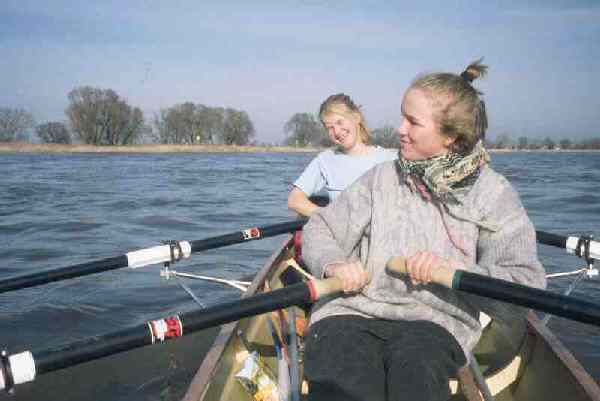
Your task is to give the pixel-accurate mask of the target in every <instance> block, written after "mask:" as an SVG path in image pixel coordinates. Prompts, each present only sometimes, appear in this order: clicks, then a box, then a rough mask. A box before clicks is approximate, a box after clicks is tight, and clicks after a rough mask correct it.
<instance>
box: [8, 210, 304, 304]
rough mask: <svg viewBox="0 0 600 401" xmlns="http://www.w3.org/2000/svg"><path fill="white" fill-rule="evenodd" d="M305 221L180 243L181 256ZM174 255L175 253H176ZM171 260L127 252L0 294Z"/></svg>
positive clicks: (155, 252)
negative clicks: (181, 248) (181, 246)
mask: <svg viewBox="0 0 600 401" xmlns="http://www.w3.org/2000/svg"><path fill="white" fill-rule="evenodd" d="M304 224H306V220H293V221H288V222H284V223H278V224H273V225H269V226H264V227H254V228H250V229H247V230H242V231H238V232H235V233H231V234H225V235H221V236H218V237H213V238H207V239H203V240H196V241H191V242H186V241H181V244H183V245H184V246H183V248H184V249H183V250H182V251H181V252H182V255H178V256H179V257H182V256H183V257H187V256H189V254H190V253H194V252H200V251H205V250H208V249H216V248H221V247H224V246H228V245H234V244H238V243H241V242H245V241H251V240H258V239H262V238H268V237H273V236H276V235H280V234H285V233H289V232H293V231H297V230H300V229H302V226H303V225H304ZM176 252H179V251H178V250H177V251H176ZM170 258H171V255H170V247H169V245H163V246H156V247H152V248H147V249H142V250H139V251H133V252H129V253H127V254H125V255H121V256H116V257H112V258H106V259H101V260H96V261H92V262H86V263H81V264H77V265H73V266H67V267H62V268H58V269H53V270H42V271H37V272H35V273H30V274H25V275H22V276H17V277H9V278H7V279H3V280H0V294H2V293H5V292H9V291H15V290H20V289H24V288H29V287H35V286H38V285H42V284H48V283H52V282H55V281H60V280H65V279H70V278H75V277H81V276H86V275H89V274H95V273H101V272H105V271H109V270H115V269H120V268H124V267H142V266H147V265H149V264H156V263H163V262H166V261H169V260H170Z"/></svg>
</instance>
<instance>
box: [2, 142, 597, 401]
mask: <svg viewBox="0 0 600 401" xmlns="http://www.w3.org/2000/svg"><path fill="white" fill-rule="evenodd" d="M312 157H314V154H312V153H299V154H296V153H294V154H281V153H254V154H240V153H235V154H159V155H156V154H8V155H7V154H4V155H0V188H1V192H0V279H1V278H4V277H9V276H12V275H16V274H23V273H28V272H34V271H37V270H41V269H50V268H58V267H62V266H67V265H71V264H75V263H82V262H86V261H91V260H95V259H101V258H105V257H110V256H118V255H121V254H124V253H126V252H129V251H131V250H135V249H139V248H145V247H150V246H154V245H157V244H159V243H160V241H162V240H167V239H177V240H196V239H202V238H207V237H211V236H216V235H221V234H226V233H229V232H235V231H238V230H240V229H243V228H248V227H252V226H262V225H268V224H274V223H278V222H283V221H287V220H290V219H292V218H293V217H294V216H293V215H292V213H290V212H289V211H288V210H287V208H286V198H287V190H288V189H289V187H290V184H291V183H292V182H293V180H294V179H295V178H296V177H297V176H298V175H299V174H300V172H301V171H302V170H303V168H304V167H305V166H306V164H307V163H308V162H309V161H310V159H311V158H312ZM492 159H493V160H492V165H493V167H494V168H495V169H496V170H497V171H499V172H501V173H502V174H504V175H505V176H506V177H507V178H508V179H509V180H510V181H511V182H512V183H513V185H515V187H516V188H517V190H518V191H519V193H520V194H521V198H522V201H523V203H524V205H525V207H526V209H527V210H528V212H529V215H530V217H531V219H532V221H533V222H534V224H535V225H536V228H537V229H538V230H544V231H549V232H553V233H557V234H561V235H568V234H594V233H595V234H599V233H600V191H599V190H598V189H597V184H598V183H600V153H584V152H582V153H559V152H556V153H552V152H537V153H536V152H531V153H494V154H493V155H492ZM281 241H282V238H272V239H265V240H261V241H254V242H250V243H246V244H240V245H235V246H232V247H227V248H222V249H219V250H213V251H207V252H203V253H200V254H196V255H195V256H193V257H192V258H190V259H188V260H186V261H183V262H180V263H178V264H177V265H176V268H177V270H179V271H186V272H194V273H197V274H205V275H212V276H218V277H225V278H241V277H247V276H250V275H252V274H254V273H255V272H256V271H257V270H258V269H259V268H260V267H261V266H262V264H263V263H264V261H265V259H266V258H267V257H268V256H269V255H270V254H271V252H272V251H273V250H274V248H275V247H277V246H278V245H279V244H280V243H281ZM539 252H540V258H541V260H542V262H543V263H544V265H545V267H546V269H547V270H548V271H549V272H557V271H569V270H574V269H576V268H580V267H582V266H583V262H582V261H581V260H579V259H577V258H575V257H573V256H569V255H566V254H565V253H564V251H561V250H557V249H554V248H550V247H547V246H539ZM159 273H160V266H153V267H146V268H140V269H136V270H133V269H121V270H117V271H111V272H105V273H102V274H98V275H94V276H87V277H82V278H77V279H72V280H67V281H63V282H60V283H54V284H50V285H45V286H41V287H37V288H33V289H27V290H22V291H16V292H11V293H8V294H3V295H0V347H2V348H3V349H8V350H9V351H10V353H15V352H19V351H22V350H24V349H33V350H36V349H43V348H46V347H51V346H56V345H59V344H63V343H68V342H71V341H74V340H76V339H80V338H83V337H88V336H94V335H98V334H102V333H107V332H111V331H114V330H118V329H121V328H124V327H128V326H133V325H138V324H141V323H143V322H145V321H147V320H150V319H156V318H159V317H164V316H167V315H171V314H175V313H181V312H185V311H189V310H192V309H195V308H197V307H198V305H197V304H196V303H195V302H194V301H193V300H192V298H191V297H190V296H189V295H188V294H187V293H186V292H185V291H184V290H183V289H182V288H181V287H180V286H179V285H178V283H177V281H176V280H165V279H164V278H161V276H160V274H159ZM185 283H186V285H188V286H189V287H190V288H191V289H192V291H193V292H194V293H195V294H196V296H197V297H198V298H199V300H200V302H202V303H203V304H204V305H206V306H208V305H213V304H216V303H219V302H222V301H224V300H228V299H233V298H235V297H238V296H239V293H237V292H236V291H237V290H235V289H232V288H229V287H224V286H222V285H219V284H212V283H207V282H203V281H187V280H186V282H185ZM569 283H570V279H556V280H553V281H551V282H550V288H551V289H553V290H556V291H564V289H565V288H566V287H567V286H568V285H569ZM573 295H575V296H579V297H583V298H586V299H588V300H593V301H597V302H600V279H598V278H597V279H590V280H586V281H584V282H583V283H581V284H580V285H579V286H578V287H577V288H576V289H575V291H574V292H573ZM549 326H550V328H551V329H552V330H553V331H554V332H555V333H557V334H558V335H559V337H560V339H561V340H562V341H563V342H564V343H565V345H567V347H568V348H569V349H570V350H571V351H572V352H573V353H574V355H575V356H576V357H577V358H578V359H579V360H580V361H581V362H582V363H583V364H584V366H585V367H586V368H587V369H588V371H589V372H590V373H591V374H592V375H593V376H594V377H595V378H597V379H598V378H600V340H599V338H600V337H598V334H599V332H600V329H597V328H594V327H591V326H588V325H584V324H578V323H573V322H569V321H567V320H564V319H559V318H553V319H552V320H550V323H549ZM213 335H214V331H208V332H206V333H202V334H200V335H198V336H195V337H194V339H193V340H186V339H181V340H178V341H174V342H171V344H168V345H165V346H164V347H163V346H161V347H162V348H161V347H147V349H142V350H138V351H131V352H127V353H124V354H121V355H117V356H114V357H110V358H106V359H104V360H101V361H98V362H91V363H86V364H83V365H80V366H79V367H76V368H70V369H65V370H63V371H61V372H56V373H51V374H48V375H46V377H44V376H41V377H40V378H39V379H37V380H36V382H34V383H31V384H26V385H23V386H22V387H20V388H19V389H17V393H16V396H13V397H11V398H10V399H13V400H14V399H23V400H30V399H40V397H44V398H45V399H59V398H60V399H62V400H83V399H86V400H90V399H94V400H107V401H109V400H110V401H114V400H171V399H178V398H179V397H180V396H181V395H182V391H184V389H185V386H186V385H187V383H188V382H189V380H190V378H191V377H192V375H193V373H194V368H195V367H197V366H198V365H199V363H200V361H201V359H202V355H203V352H204V350H205V348H206V347H208V346H210V344H211V342H212V337H213ZM155 349H157V350H156V351H155ZM36 385H37V387H36ZM42 388H43V391H42V390H41V389H42ZM5 398H6V399H8V397H6V396H4V395H0V399H1V400H4V399H5Z"/></svg>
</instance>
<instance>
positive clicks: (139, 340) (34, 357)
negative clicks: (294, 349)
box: [0, 278, 342, 390]
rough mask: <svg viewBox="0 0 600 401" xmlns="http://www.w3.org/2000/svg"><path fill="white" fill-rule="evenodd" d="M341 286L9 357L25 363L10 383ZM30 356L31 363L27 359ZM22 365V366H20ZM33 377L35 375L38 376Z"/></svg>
mask: <svg viewBox="0 0 600 401" xmlns="http://www.w3.org/2000/svg"><path fill="white" fill-rule="evenodd" d="M341 289H342V284H341V281H340V280H338V279H335V278H330V279H327V280H322V281H318V282H317V281H315V282H308V283H299V284H294V285H291V286H288V287H285V288H281V289H277V290H273V291H270V292H267V293H261V294H258V295H254V296H252V297H248V298H242V299H240V300H236V301H232V302H227V303H224V304H219V305H216V306H213V307H210V308H207V309H200V310H197V311H193V312H187V313H184V314H181V315H179V316H172V317H168V318H165V319H160V320H154V321H150V322H147V323H146V324H142V325H138V326H135V327H131V328H128V329H124V330H120V331H116V332H113V333H109V334H104V335H101V336H95V337H90V338H87V339H84V340H80V341H77V342H74V343H70V344H67V345H63V346H59V347H54V348H50V349H46V350H41V351H37V352H36V351H33V352H30V351H25V352H21V353H18V354H15V355H12V356H10V357H9V359H12V360H14V361H18V360H25V359H26V360H28V361H29V365H27V364H25V365H24V364H23V363H15V364H14V365H13V364H12V363H10V362H9V363H8V365H9V369H10V372H9V373H10V377H14V378H25V379H17V380H15V384H20V383H24V382H26V381H32V380H33V379H34V378H35V375H39V374H43V373H48V372H52V371H55V370H59V369H63V368H67V367H70V366H74V365H77V364H80V363H83V362H88V361H92V360H95V359H98V358H102V357H105V356H109V355H113V354H116V353H119V352H123V351H127V350H131V349H134V348H138V347H142V346H145V345H150V344H154V343H157V342H162V341H166V340H171V339H174V338H177V337H181V336H183V335H187V334H191V333H194V332H197V331H200V330H203V329H206V328H209V327H214V326H218V325H221V324H225V323H229V322H233V321H237V320H240V319H243V318H246V317H249V316H254V315H259V314H263V313H267V312H271V311H274V310H278V309H282V308H287V307H290V306H292V305H299V304H305V303H307V302H314V301H315V300H317V299H318V298H320V297H322V296H325V295H328V294H332V293H336V292H339V291H341ZM24 356H25V358H24ZM17 365H18V366H17ZM0 368H1V369H2V370H3V371H2V372H1V373H2V374H0V390H1V389H3V388H4V387H6V383H5V380H4V379H3V378H5V377H7V375H6V371H5V370H4V369H3V368H2V367H1V366H0ZM31 372H34V373H33V375H32V374H31Z"/></svg>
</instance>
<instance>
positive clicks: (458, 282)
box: [387, 256, 600, 326]
mask: <svg viewBox="0 0 600 401" xmlns="http://www.w3.org/2000/svg"><path fill="white" fill-rule="evenodd" d="M387 269H388V272H390V273H391V274H392V275H406V274H408V267H407V266H406V259H405V258H403V257H398V256H394V257H392V258H390V259H389V260H388V262H387ZM431 281H432V282H433V283H436V284H439V285H443V286H444V287H448V288H452V289H455V290H460V291H464V292H468V293H470V294H475V295H479V296H482V297H487V298H492V299H497V300H499V301H503V302H508V303H511V304H514V305H519V306H524V307H526V308H531V309H536V310H539V311H542V312H547V313H551V314H553V315H556V316H561V317H565V318H567V319H571V320H575V321H578V322H582V323H588V324H593V325H595V326H600V305H598V304H595V303H593V302H588V301H584V300H581V299H577V298H573V297H570V296H566V295H561V294H556V293H553V292H551V291H546V290H540V289H538V288H533V287H528V286H525V285H522V284H516V283H512V282H510V281H506V280H501V279H497V278H492V277H487V276H483V275H480V274H475V273H470V272H467V271H465V270H453V269H449V268H440V269H433V270H432V271H431Z"/></svg>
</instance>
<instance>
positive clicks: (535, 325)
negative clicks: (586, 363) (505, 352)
mask: <svg viewBox="0 0 600 401" xmlns="http://www.w3.org/2000/svg"><path fill="white" fill-rule="evenodd" d="M527 323H528V324H529V328H530V329H531V330H532V331H533V332H534V335H535V336H536V338H539V339H541V340H542V341H544V344H545V345H546V346H547V347H548V348H550V350H551V351H552V354H553V355H555V356H556V357H557V358H558V359H559V360H560V361H561V362H562V364H563V366H565V368H566V369H567V370H568V371H569V373H571V375H572V377H573V380H575V381H576V382H577V383H578V384H579V385H580V387H581V388H582V389H583V390H584V392H585V393H586V394H587V396H588V397H589V399H590V401H600V386H599V385H598V382H597V381H596V380H595V379H594V378H593V377H592V375H590V373H589V372H588V371H587V370H586V369H585V368H584V367H583V365H582V364H581V362H579V361H578V360H577V358H575V356H574V355H573V354H572V353H571V351H569V350H568V349H567V347H566V346H565V345H564V344H563V343H562V341H560V339H559V338H558V337H557V336H556V335H555V334H554V333H553V332H552V330H550V329H549V328H548V327H547V326H546V325H545V324H543V323H542V321H541V320H540V319H539V318H538V317H537V315H536V314H535V313H534V312H533V311H530V312H529V313H528V314H527ZM532 356H533V355H532Z"/></svg>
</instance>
